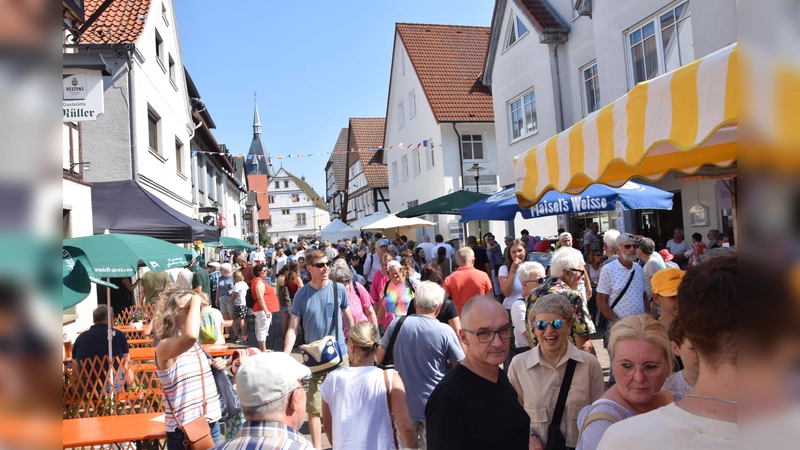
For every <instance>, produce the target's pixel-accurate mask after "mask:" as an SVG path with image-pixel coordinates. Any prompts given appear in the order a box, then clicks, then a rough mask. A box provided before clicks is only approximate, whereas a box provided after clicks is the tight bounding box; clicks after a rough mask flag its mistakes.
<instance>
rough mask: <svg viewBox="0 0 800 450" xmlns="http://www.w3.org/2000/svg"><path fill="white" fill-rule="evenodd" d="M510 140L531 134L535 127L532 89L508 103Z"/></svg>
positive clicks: (534, 103) (534, 97)
mask: <svg viewBox="0 0 800 450" xmlns="http://www.w3.org/2000/svg"><path fill="white" fill-rule="evenodd" d="M508 116H509V120H508V126H509V130H508V131H509V136H510V138H511V140H512V141H513V140H514V139H519V138H521V137H523V136H527V135H529V134H533V133H535V132H536V131H537V127H536V95H535V92H534V90H533V89H531V90H530V91H528V92H526V93H524V94H522V95H520V96H519V97H517V98H515V99H513V100H511V101H510V102H508Z"/></svg>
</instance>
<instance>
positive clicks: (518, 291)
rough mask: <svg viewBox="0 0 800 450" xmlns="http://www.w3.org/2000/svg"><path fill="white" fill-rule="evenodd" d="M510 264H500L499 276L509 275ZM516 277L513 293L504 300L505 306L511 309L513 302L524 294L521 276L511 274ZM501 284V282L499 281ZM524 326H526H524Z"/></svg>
mask: <svg viewBox="0 0 800 450" xmlns="http://www.w3.org/2000/svg"><path fill="white" fill-rule="evenodd" d="M508 276H509V275H508V266H506V265H505V264H503V265H502V266H500V269H499V270H498V272H497V277H498V280H499V277H508ZM510 276H511V277H513V278H514V287H513V288H512V291H511V295H509V296H508V297H506V298H505V300H503V308H505V309H511V304H512V303H514V300H516V299H518V298H519V297H520V296H521V295H522V283H520V282H519V278H517V273H516V272H514V273H512V274H511V275H510ZM498 284H499V283H498ZM523 328H524V327H523Z"/></svg>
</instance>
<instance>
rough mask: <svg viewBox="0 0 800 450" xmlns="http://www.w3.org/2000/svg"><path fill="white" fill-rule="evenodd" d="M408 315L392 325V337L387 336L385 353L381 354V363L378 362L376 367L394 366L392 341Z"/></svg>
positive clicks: (387, 367)
mask: <svg viewBox="0 0 800 450" xmlns="http://www.w3.org/2000/svg"><path fill="white" fill-rule="evenodd" d="M407 317H408V316H403V317H401V318H400V320H398V321H397V326H395V327H394V331H393V332H392V337H391V338H389V346H388V347H386V354H385V355H384V356H383V363H382V364H378V367H380V368H381V369H383V370H384V371H385V370H386V369H390V368H394V359H393V357H392V356H393V355H392V351H393V350H394V342H395V341H396V340H397V334H398V333H400V327H402V326H403V322H405V320H406V318H407Z"/></svg>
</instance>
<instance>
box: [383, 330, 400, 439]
mask: <svg viewBox="0 0 800 450" xmlns="http://www.w3.org/2000/svg"><path fill="white" fill-rule="evenodd" d="M398 325H399V324H398ZM398 328H399V327H398ZM395 334H397V333H395ZM383 384H384V386H386V403H387V404H388V405H389V421H390V422H392V438H394V448H396V449H398V448H400V446H399V445H397V429H396V428H395V426H394V417H393V416H392V389H391V387H389V373H388V372H387V371H386V370H384V371H383Z"/></svg>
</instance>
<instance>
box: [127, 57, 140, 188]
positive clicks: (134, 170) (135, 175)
mask: <svg viewBox="0 0 800 450" xmlns="http://www.w3.org/2000/svg"><path fill="white" fill-rule="evenodd" d="M131 50H133V45H131V46H130V48H129V49H128V115H129V118H128V122H130V133H131V178H132V179H133V181H136V182H138V181H139V155H138V154H137V141H136V114H135V105H136V103H135V102H134V101H133V98H134V97H133V93H134V91H133V57H132V56H131Z"/></svg>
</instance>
